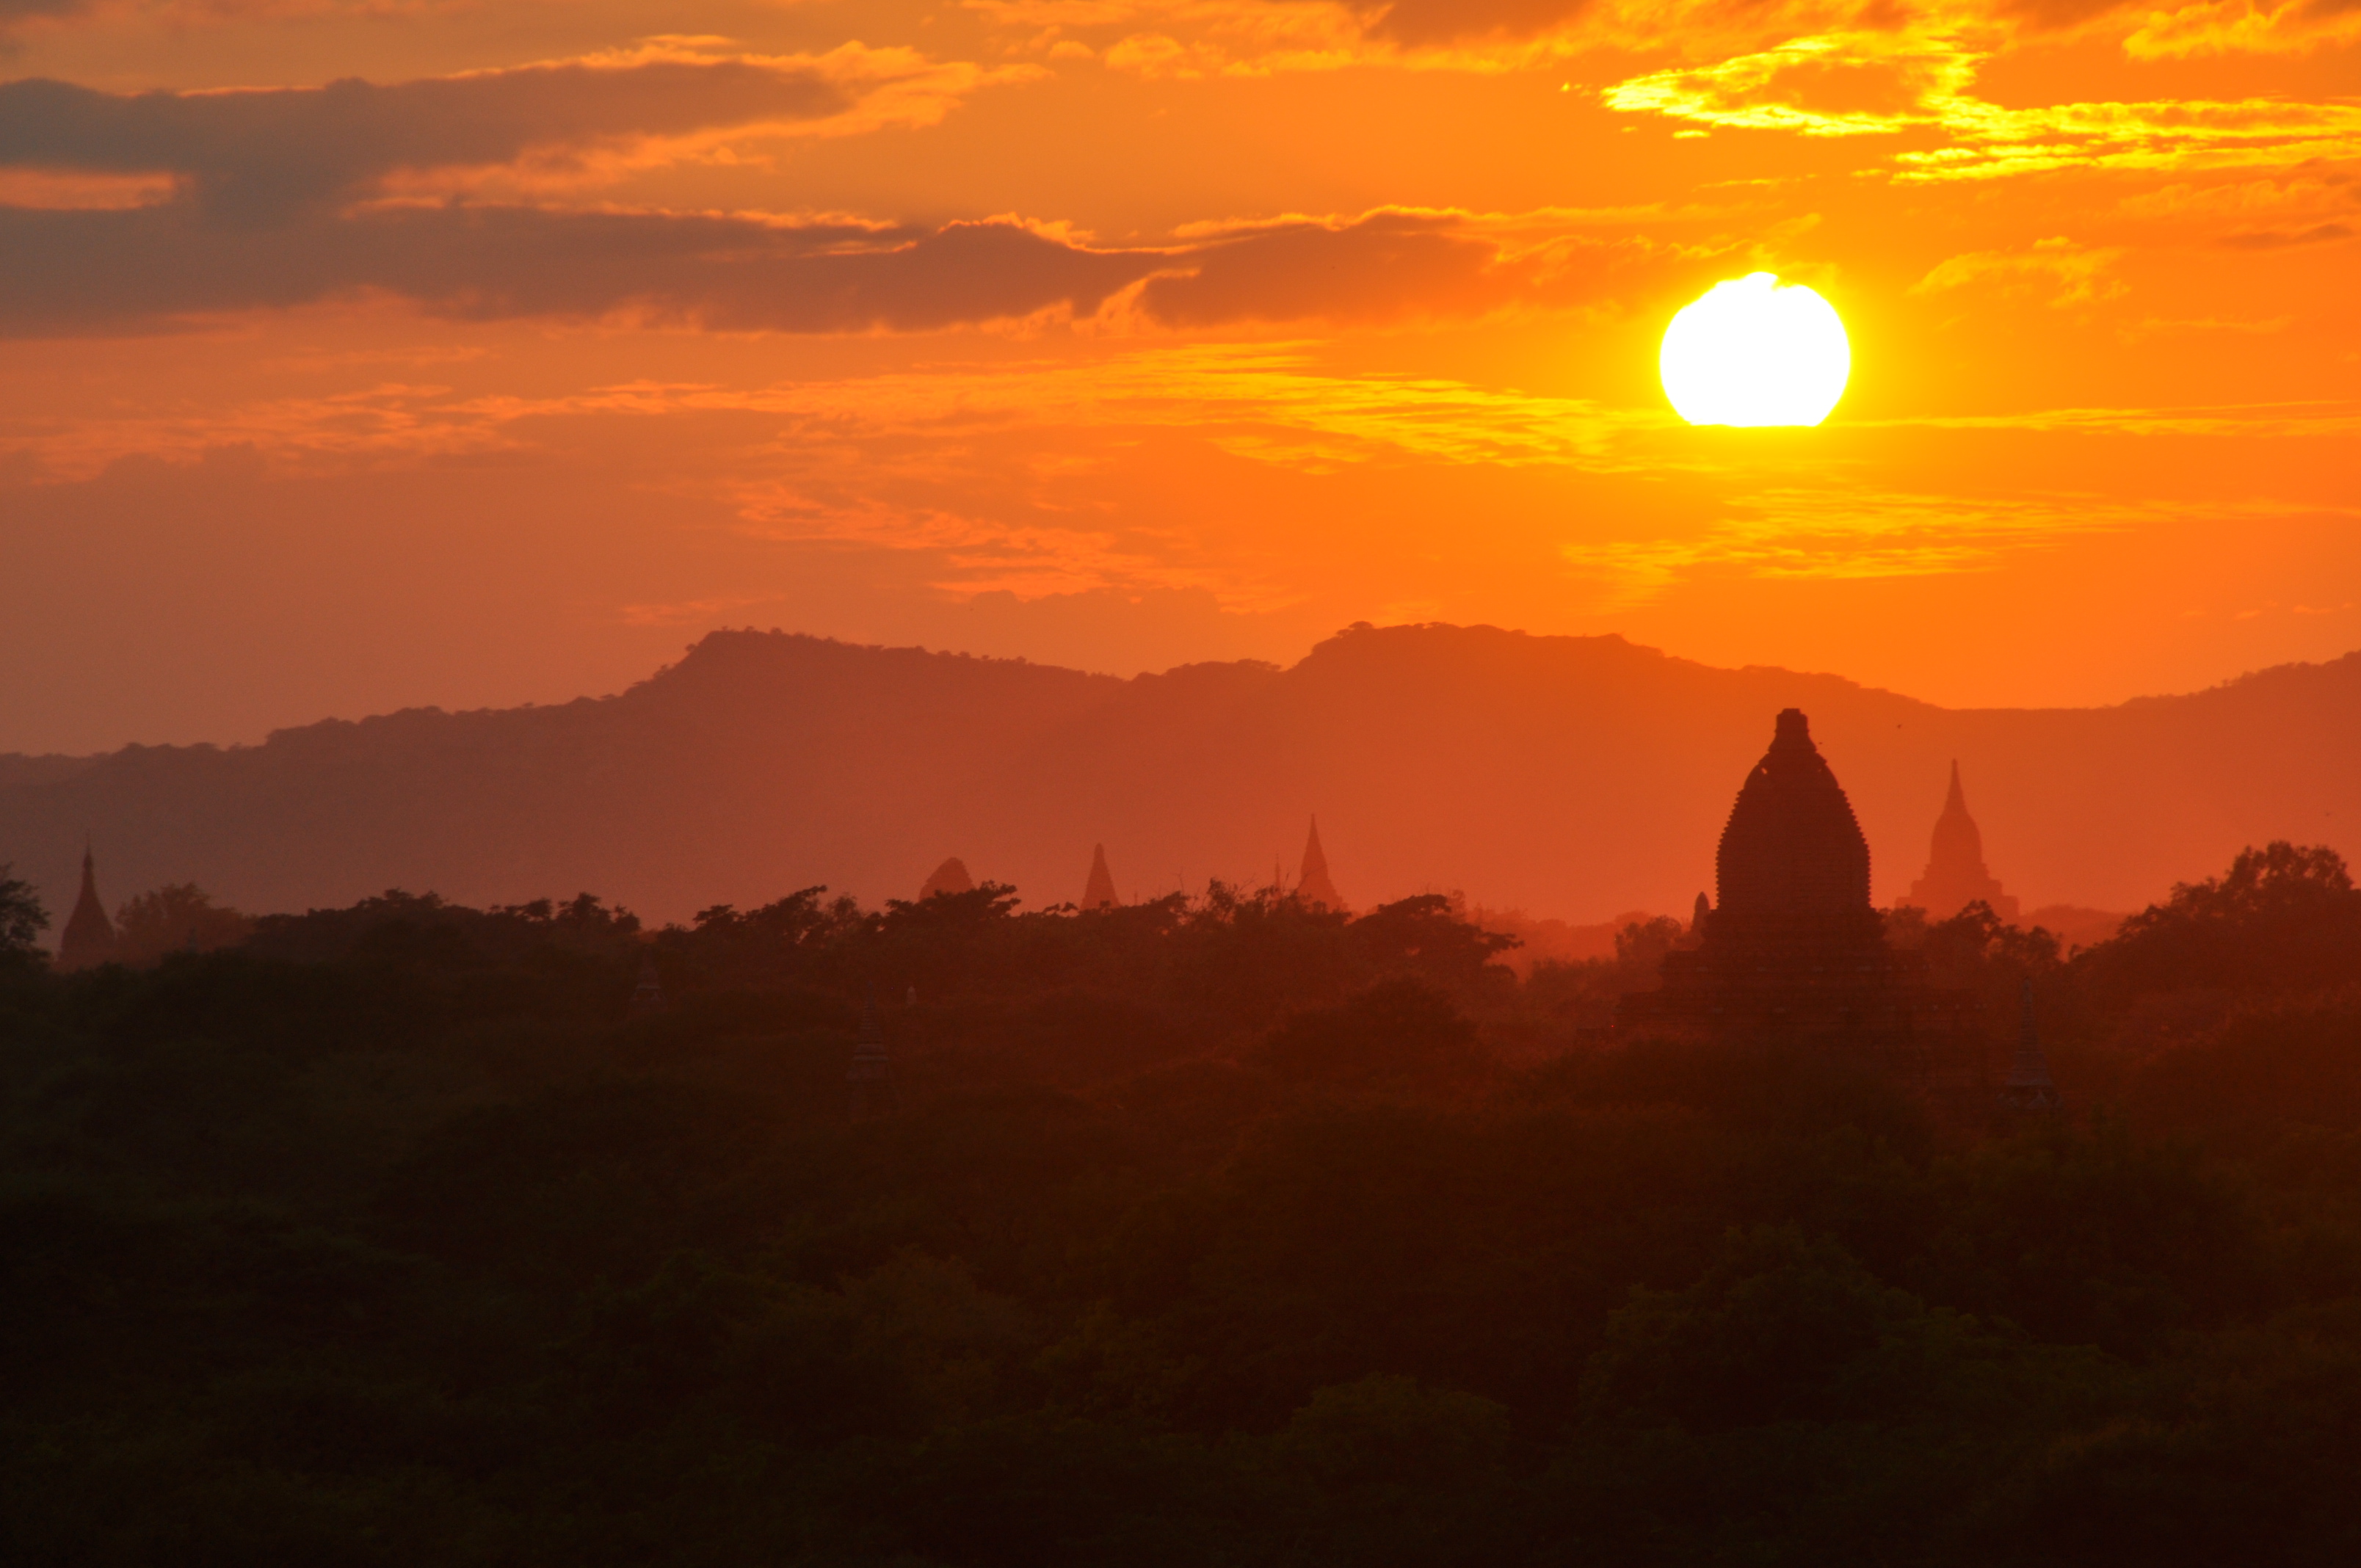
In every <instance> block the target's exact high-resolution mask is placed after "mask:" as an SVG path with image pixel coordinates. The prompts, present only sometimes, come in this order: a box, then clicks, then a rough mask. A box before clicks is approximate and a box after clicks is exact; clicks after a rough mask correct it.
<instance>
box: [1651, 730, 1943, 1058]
mask: <svg viewBox="0 0 2361 1568" xmlns="http://www.w3.org/2000/svg"><path fill="white" fill-rule="evenodd" d="M1714 883H1715V894H1716V896H1715V900H1714V903H1713V905H1712V906H1711V907H1710V908H1705V907H1700V909H1699V910H1698V911H1697V925H1698V927H1700V928H1701V932H1700V936H1699V939H1698V940H1697V944H1696V945H1695V946H1694V947H1689V948H1684V949H1676V950H1675V951H1674V952H1672V953H1669V954H1667V955H1666V956H1665V959H1664V969H1663V971H1662V983H1661V985H1660V987H1659V989H1657V990H1655V991H1653V992H1633V993H1631V994H1630V995H1628V996H1626V997H1624V998H1623V1002H1622V1005H1621V1006H1620V1008H1619V1009H1618V1024H1619V1025H1620V1027H1622V1028H1624V1029H1626V1030H1631V1029H1639V1030H1645V1031H1649V1032H1656V1033H1676V1034H1686V1033H1702V1034H1708V1035H1714V1036H1736V1037H1762V1038H1806V1039H1825V1040H1830V1041H1842V1042H1849V1043H1850V1044H1853V1045H1855V1046H1858V1047H1862V1048H1865V1049H1868V1050H1871V1051H1872V1052H1873V1053H1874V1054H1877V1055H1880V1056H1891V1057H1895V1058H1901V1059H1906V1060H1910V1061H1913V1062H1916V1061H1918V1060H1920V1059H1921V1058H1922V1057H1923V1053H1924V1049H1925V1047H1927V1045H1928V1044H1930V1043H1933V1042H1932V1040H1930V1038H1929V1036H1933V1037H1935V1038H1936V1039H1941V1038H1949V1037H1950V1036H1956V1035H1957V1034H1958V1033H1959V1031H1960V1029H1961V1028H1962V1026H1963V1025H1964V1022H1965V1019H1964V1014H1965V1011H1966V1003H1965V999H1964V998H1959V997H1951V996H1947V995H1943V994H1939V993H1938V992H1934V991H1932V990H1931V989H1930V988H1929V987H1928V986H1927V983H1926V981H1925V964H1924V960H1922V959H1918V958H1917V957H1916V955H1915V954H1905V953H1897V952H1895V951H1894V949H1893V948H1890V947H1889V946H1887V944H1886V940H1885V923H1884V919H1883V916H1880V915H1879V914H1878V912H1877V910H1876V908H1875V907H1874V906H1872V905H1871V903H1870V899H1869V841H1868V840H1867V839H1864V838H1863V837H1862V836H1861V824H1860V823H1859V822H1858V821H1857V820H1855V818H1854V817H1853V813H1852V803H1851V802H1850V801H1849V800H1847V799H1846V798H1845V793H1844V788H1843V786H1842V785H1840V784H1838V783H1837V777H1836V774H1835V773H1834V772H1832V771H1831V770H1830V769H1829V767H1828V761H1827V759H1826V758H1824V757H1822V756H1821V755H1820V751H1819V748H1818V747H1817V745H1815V744H1814V743H1813V741H1812V732H1811V725H1810V722H1809V720H1807V719H1806V718H1805V716H1804V714H1803V713H1802V712H1801V711H1800V710H1798V709H1796V708H1792V707H1791V708H1788V709H1786V710H1785V711H1784V712H1783V713H1781V714H1780V715H1779V718H1778V721H1777V724H1776V726H1775V729H1774V730H1773V736H1772V740H1771V748H1770V750H1769V751H1765V752H1764V753H1763V760H1762V761H1761V762H1757V763H1756V764H1755V765H1754V769H1753V771H1752V773H1748V774H1747V776H1746V782H1745V784H1743V785H1741V787H1740V789H1739V792H1738V800H1737V802H1736V804H1735V805H1733V806H1731V807H1730V821H1729V825H1728V826H1727V827H1725V828H1723V829H1722V834H1721V842H1720V845H1719V849H1718V850H1717V852H1716V854H1715V857H1714Z"/></svg>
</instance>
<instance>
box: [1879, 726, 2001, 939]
mask: <svg viewBox="0 0 2361 1568" xmlns="http://www.w3.org/2000/svg"><path fill="white" fill-rule="evenodd" d="M1979 900H1981V901H1982V902H1983V903H1985V904H1988V905H1991V906H1992V912H1993V914H1994V915H1997V916H2000V917H2001V918H2002V919H2003V920H2015V918H2016V908H2017V905H2016V900H2015V899H2014V898H2012V897H2010V896H2009V894H2007V893H2005V892H2004V891H2003V890H2002V888H2001V885H2000V881H1999V879H1998V878H1996V877H1994V876H1993V874H1992V872H1989V871H1987V870H1985V869H1984V839H1983V834H1982V831H1981V830H1980V829H1979V828H1977V827H1976V819H1975V818H1974V817H1971V816H1969V815H1968V792H1967V791H1966V790H1965V789H1964V788H1962V787H1961V786H1960V764H1959V762H1958V761H1957V759H1954V760H1953V761H1952V763H1951V787H1950V789H1949V791H1948V792H1947V793H1946V794H1945V795H1944V797H1943V815H1942V816H1940V817H1937V818H1936V819H1935V834H1934V839H1933V840H1932V842H1931V843H1929V845H1928V846H1927V874H1926V875H1924V876H1922V877H1920V878H1919V879H1918V880H1917V881H1916V882H1915V883H1911V884H1910V896H1909V898H1908V899H1906V900H1905V902H1906V903H1910V904H1915V905H1917V906H1918V907H1919V908H1921V909H1923V910H1925V911H1926V912H1927V916H1928V917H1929V918H1930V919H1935V920H1949V918H1950V917H1951V916H1954V915H1957V914H1958V913H1959V912H1960V910H1962V909H1965V908H1966V907H1967V906H1968V905H1971V904H1974V903H1976V902H1977V901H1979Z"/></svg>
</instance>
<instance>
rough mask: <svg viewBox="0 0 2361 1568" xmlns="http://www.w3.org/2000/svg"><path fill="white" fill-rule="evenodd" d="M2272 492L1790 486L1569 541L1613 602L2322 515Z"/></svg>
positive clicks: (1947, 569)
mask: <svg viewBox="0 0 2361 1568" xmlns="http://www.w3.org/2000/svg"><path fill="white" fill-rule="evenodd" d="M2320 510H2321V509H2320V508H2318V507H2306V506H2300V505H2295V504H2290V503H2286V502H2281V501H2276V500H2269V499H2253V500H2243V501H2232V502H2226V503H2224V502H2195V501H2174V500H2140V499H2123V498H2119V497H2110V496H2105V495H2097V494H2052V495H2028V496H1951V495H1927V494H1915V493H1909V492H1882V493H1881V492H1872V491H1866V490H1859V489H1803V488H1784V489H1768V490H1762V491H1758V492H1756V493H1754V494H1752V495H1749V496H1745V497H1742V498H1740V499H1736V500H1734V501H1733V502H1732V503H1731V505H1730V516H1728V517H1727V518H1725V519H1724V520H1723V521H1720V522H1719V523H1717V524H1715V525H1714V526H1712V527H1710V528H1708V529H1707V530H1705V531H1704V532H1699V533H1694V534H1687V535H1683V536H1679V537H1668V538H1654V539H1636V540H1612V541H1604V542H1596V543H1574V544H1568V545H1566V546H1565V548H1564V550H1563V551H1562V552H1561V554H1563V556H1564V558H1565V562H1566V564H1567V565H1569V566H1570V567H1572V568H1573V569H1574V570H1575V571H1576V573H1577V574H1578V575H1580V576H1586V577H1588V578H1591V579H1593V580H1594V581H1596V582H1597V583H1598V584H1599V585H1600V588H1601V591H1602V593H1603V594H1604V596H1605V598H1606V600H1607V603H1608V605H1609V607H1610V608H1626V607H1630V606H1634V605H1639V604H1642V603H1645V602H1647V601H1649V600H1651V599H1653V598H1657V597H1659V596H1660V595H1662V594H1663V593H1664V592H1665V591H1666V590H1667V589H1669V588H1672V587H1675V586H1676V585H1678V584H1680V583H1682V582H1685V581H1687V580H1690V579H1692V578H1697V577H1704V576H1716V575H1719V576H1744V577H1757V578H1772V579H1789V580H1800V579H1817V580H1846V579H1864V578H1880V577H1915V576H1944V575H1950V574H1955V573H1960V572H1979V571H1990V570H1993V569H1995V568H1997V567H1999V566H2000V565H2003V564H2004V562H2005V561H2006V560H2007V559H2008V558H2010V557H2012V556H2014V555H2018V554H2024V553H2025V552H2027V551H2038V550H2046V549H2054V548H2057V547H2059V546H2061V545H2063V544H2066V543H2070V542H2071V541H2073V540H2075V539H2079V538H2084V537H2088V536H2091V535H2094V534H2103V533H2122V532H2131V531H2134V530H2137V529H2141V528H2146V527H2151V526H2155V525H2158V524H2161V523H2169V522H2188V521H2222V522H2225V523H2229V522H2235V521H2240V520H2254V519H2260V518H2278V517H2294V516H2303V515H2316V514H2317V513H2318V512H2319V511H2320Z"/></svg>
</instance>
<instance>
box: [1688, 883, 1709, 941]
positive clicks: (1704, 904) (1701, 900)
mask: <svg viewBox="0 0 2361 1568" xmlns="http://www.w3.org/2000/svg"><path fill="white" fill-rule="evenodd" d="M1712 913H1713V900H1711V899H1709V898H1708V897H1707V896H1706V895H1705V894H1701V893H1700V894H1697V905H1696V907H1694V908H1692V909H1691V910H1690V911H1689V935H1690V936H1692V937H1702V936H1704V935H1705V917H1706V916H1708V915H1710V914H1712Z"/></svg>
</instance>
